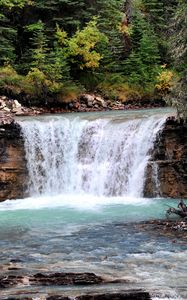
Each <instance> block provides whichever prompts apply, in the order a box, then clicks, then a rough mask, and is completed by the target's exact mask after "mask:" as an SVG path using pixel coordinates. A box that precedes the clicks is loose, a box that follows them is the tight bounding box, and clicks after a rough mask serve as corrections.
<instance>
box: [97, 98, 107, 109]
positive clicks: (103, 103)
mask: <svg viewBox="0 0 187 300" xmlns="http://www.w3.org/2000/svg"><path fill="white" fill-rule="evenodd" d="M95 101H96V103H97V104H98V105H100V106H102V107H103V108H107V104H106V102H105V100H104V99H103V98H101V97H99V96H97V97H95Z"/></svg>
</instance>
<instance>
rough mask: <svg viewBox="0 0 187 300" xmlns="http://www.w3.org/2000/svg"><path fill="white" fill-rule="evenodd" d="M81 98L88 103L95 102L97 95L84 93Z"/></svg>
mask: <svg viewBox="0 0 187 300" xmlns="http://www.w3.org/2000/svg"><path fill="white" fill-rule="evenodd" d="M80 99H81V100H82V101H84V102H85V103H86V104H88V103H93V102H94V99H95V97H94V95H90V94H82V95H81V97H80Z"/></svg>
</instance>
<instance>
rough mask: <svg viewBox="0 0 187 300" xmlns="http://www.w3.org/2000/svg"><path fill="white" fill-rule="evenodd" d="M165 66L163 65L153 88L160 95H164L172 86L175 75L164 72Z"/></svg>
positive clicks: (171, 72)
mask: <svg viewBox="0 0 187 300" xmlns="http://www.w3.org/2000/svg"><path fill="white" fill-rule="evenodd" d="M165 67H166V65H163V66H162V68H163V71H162V72H161V73H160V74H159V76H158V77H157V81H158V83H157V84H156V85H155V88H156V89H157V91H158V92H159V93H160V94H161V95H163V96H164V95H166V94H167V93H168V92H169V91H170V90H171V88H172V87H173V85H174V78H175V76H176V74H175V73H174V72H173V71H170V70H166V69H165Z"/></svg>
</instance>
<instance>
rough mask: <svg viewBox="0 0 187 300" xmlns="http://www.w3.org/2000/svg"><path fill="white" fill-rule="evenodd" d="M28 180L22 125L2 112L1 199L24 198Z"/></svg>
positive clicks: (0, 125)
mask: <svg viewBox="0 0 187 300" xmlns="http://www.w3.org/2000/svg"><path fill="white" fill-rule="evenodd" d="M27 181H28V174H27V167H26V161H25V152H24V144H23V139H22V137H21V134H20V126H19V125H18V124H17V123H16V122H15V121H14V119H13V118H12V116H11V115H5V114H3V115H2V114H0V201H3V200H6V199H17V198H23V196H24V195H25V190H26V184H27Z"/></svg>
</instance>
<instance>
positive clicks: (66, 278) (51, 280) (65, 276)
mask: <svg viewBox="0 0 187 300" xmlns="http://www.w3.org/2000/svg"><path fill="white" fill-rule="evenodd" d="M102 282H104V280H103V279H102V278H101V277H100V276H97V275H95V274H94V273H51V274H42V273H37V274H35V275H33V276H16V275H8V276H3V277H0V287H1V288H8V287H11V286H14V285H17V284H22V285H25V284H30V285H33V286H37V285H39V286H50V285H52V286H54V285H56V286H57V285H58V286H62V285H93V284H101V283H102Z"/></svg>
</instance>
